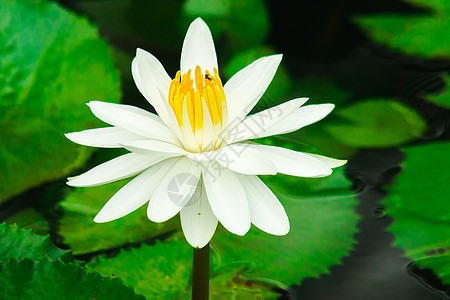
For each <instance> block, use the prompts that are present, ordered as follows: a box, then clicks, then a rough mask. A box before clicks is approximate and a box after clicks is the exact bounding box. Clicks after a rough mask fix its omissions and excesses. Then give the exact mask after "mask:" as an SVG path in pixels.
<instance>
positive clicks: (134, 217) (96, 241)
mask: <svg viewBox="0 0 450 300" xmlns="http://www.w3.org/2000/svg"><path fill="white" fill-rule="evenodd" d="M127 181H128V180H122V181H118V182H114V183H110V184H106V185H102V186H98V187H88V188H76V189H73V190H71V191H70V192H69V194H68V195H67V197H66V199H65V200H64V201H63V202H62V203H61V207H62V210H63V214H64V215H63V218H62V219H61V220H60V224H59V234H60V235H62V236H63V237H64V243H66V244H67V245H69V246H70V247H71V248H72V249H73V252H74V254H83V253H89V252H94V251H99V250H105V249H109V248H114V247H118V246H122V245H125V244H128V243H134V242H140V241H143V240H147V239H149V238H152V237H155V236H157V235H161V234H165V233H168V232H171V231H173V230H175V229H179V225H178V223H177V221H178V220H171V221H168V222H164V223H154V222H151V221H150V220H149V219H148V218H147V213H146V209H147V206H146V205H144V206H143V207H141V208H140V209H138V210H136V211H134V212H133V213H131V214H129V215H126V216H125V217H122V218H120V219H117V220H115V221H112V222H108V223H95V222H94V221H93V219H94V217H95V216H96V215H97V213H98V212H99V211H100V209H101V208H102V207H103V205H105V204H106V202H107V201H108V200H109V199H110V198H111V197H112V196H113V195H114V193H115V192H117V191H118V190H119V189H120V188H121V187H122V186H123V185H125V183H126V182H127ZM111 233H112V234H111Z"/></svg>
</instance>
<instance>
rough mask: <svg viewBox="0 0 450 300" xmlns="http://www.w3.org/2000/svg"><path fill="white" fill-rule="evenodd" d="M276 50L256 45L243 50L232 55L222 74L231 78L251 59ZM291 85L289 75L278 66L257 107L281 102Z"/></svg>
mask: <svg viewBox="0 0 450 300" xmlns="http://www.w3.org/2000/svg"><path fill="white" fill-rule="evenodd" d="M273 54H276V52H275V51H274V50H273V49H271V48H269V47H258V48H252V49H248V50H245V51H243V52H240V53H238V54H237V55H235V56H234V57H232V58H231V59H230V60H229V61H228V63H227V64H226V65H225V68H224V74H225V76H226V77H227V78H231V77H232V76H233V75H234V74H236V73H237V72H239V71H240V70H241V69H243V68H245V67H246V66H247V65H249V64H250V63H252V62H253V61H255V60H257V59H258V58H261V57H263V56H267V55H273ZM290 87H291V81H290V78H289V75H288V74H287V72H286V70H285V69H284V67H283V66H282V65H280V67H278V70H277V72H276V73H275V77H274V78H273V80H272V82H271V83H270V85H269V87H268V88H267V90H266V92H265V93H264V95H263V96H262V98H261V100H260V101H259V102H258V108H259V109H260V110H262V109H266V108H269V107H272V106H275V105H277V104H280V103H282V102H283V101H282V100H290V99H282V98H283V97H285V96H286V93H287V91H288V90H289V89H290Z"/></svg>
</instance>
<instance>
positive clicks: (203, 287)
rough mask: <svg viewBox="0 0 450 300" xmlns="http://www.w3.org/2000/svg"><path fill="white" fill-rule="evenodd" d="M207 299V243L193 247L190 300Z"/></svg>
mask: <svg viewBox="0 0 450 300" xmlns="http://www.w3.org/2000/svg"><path fill="white" fill-rule="evenodd" d="M208 299H209V243H208V244H207V245H206V246H205V247H203V248H201V249H197V248H194V255H193V268H192V300H208Z"/></svg>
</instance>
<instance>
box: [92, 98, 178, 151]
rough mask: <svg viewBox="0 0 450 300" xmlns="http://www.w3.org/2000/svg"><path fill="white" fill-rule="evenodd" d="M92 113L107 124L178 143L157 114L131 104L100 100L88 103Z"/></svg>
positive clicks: (152, 137)
mask: <svg viewBox="0 0 450 300" xmlns="http://www.w3.org/2000/svg"><path fill="white" fill-rule="evenodd" d="M88 106H89V108H90V109H91V110H92V112H93V114H94V115H95V116H96V117H97V118H99V119H100V120H102V121H103V122H106V123H108V124H111V125H114V126H118V127H121V128H124V129H126V130H129V131H131V132H134V133H136V134H138V135H143V136H146V137H149V138H151V139H157V140H161V141H166V142H169V143H173V144H175V145H180V141H179V140H178V138H177V137H176V136H175V135H174V134H173V132H172V130H170V129H169V127H167V126H166V125H165V124H164V123H163V122H162V121H161V118H159V117H158V116H157V115H154V114H152V113H150V112H148V111H146V110H143V109H140V108H138V107H135V106H131V105H124V104H115V103H108V102H100V101H91V102H89V103H88Z"/></svg>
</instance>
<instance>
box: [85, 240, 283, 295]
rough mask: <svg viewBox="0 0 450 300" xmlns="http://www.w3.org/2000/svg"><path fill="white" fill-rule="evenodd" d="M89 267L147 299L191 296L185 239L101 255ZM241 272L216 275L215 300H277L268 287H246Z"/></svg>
mask: <svg viewBox="0 0 450 300" xmlns="http://www.w3.org/2000/svg"><path fill="white" fill-rule="evenodd" d="M212 255H213V259H211V261H212V270H214V269H215V266H216V264H215V263H216V261H217V257H216V256H215V253H214V252H213V251H212ZM87 267H88V269H90V270H93V271H97V272H99V273H100V274H102V275H103V276H105V277H107V276H111V277H115V278H120V279H122V281H123V282H124V283H125V285H126V286H129V287H133V288H134V291H135V292H136V293H137V294H140V295H144V296H145V297H146V298H147V299H189V296H190V294H191V287H190V285H191V272H192V247H191V246H190V245H189V244H188V243H187V242H186V241H185V240H184V238H180V239H177V238H175V239H172V240H171V241H170V242H164V243H162V242H156V244H154V245H152V246H149V245H146V244H142V245H141V246H140V247H139V248H132V249H130V250H122V251H120V252H119V254H118V255H117V256H115V257H113V258H107V257H105V256H101V257H98V258H96V259H95V260H93V261H91V262H89V264H88V265H87ZM239 269H240V268H239ZM237 271H238V269H237V268H236V267H234V268H224V269H222V270H220V271H218V272H214V271H213V272H212V273H213V274H211V279H210V293H211V295H210V296H211V299H268V298H269V297H270V298H273V299H275V298H276V297H275V296H276V293H274V292H273V291H271V290H270V289H269V288H268V286H258V285H255V286H245V284H244V283H243V282H239V281H238V280H233V277H235V275H236V273H237ZM232 296H233V297H232ZM258 296H259V298H255V297H258ZM262 296H264V297H262ZM249 297H251V298H249Z"/></svg>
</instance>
